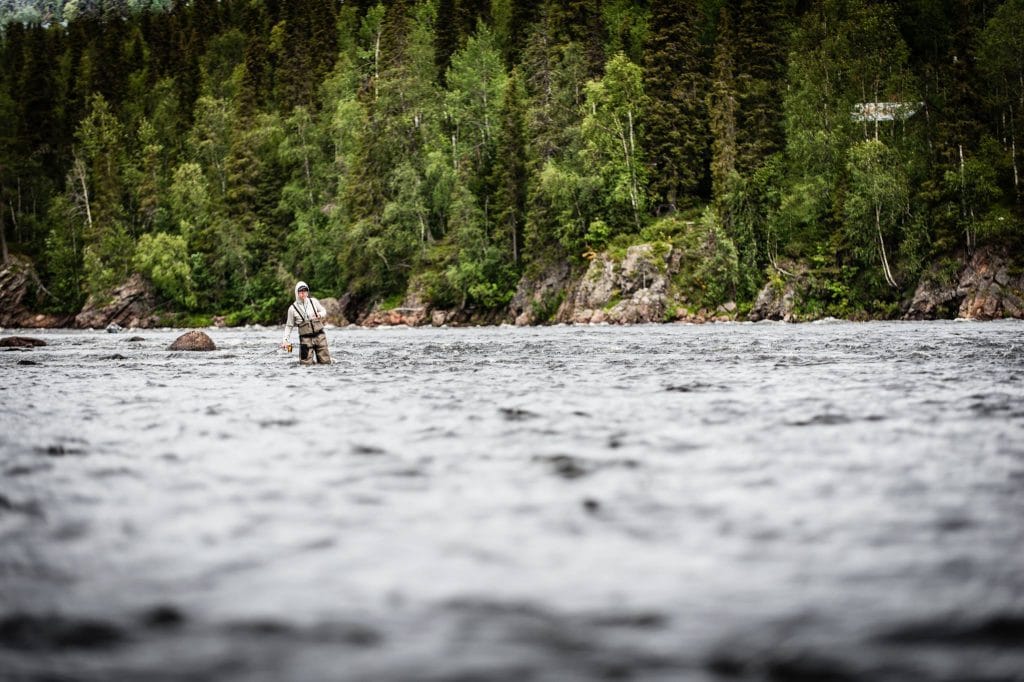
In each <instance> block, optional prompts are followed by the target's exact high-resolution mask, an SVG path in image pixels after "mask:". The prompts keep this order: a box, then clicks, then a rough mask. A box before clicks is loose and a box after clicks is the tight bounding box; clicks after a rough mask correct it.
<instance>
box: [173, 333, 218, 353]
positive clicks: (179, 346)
mask: <svg viewBox="0 0 1024 682" xmlns="http://www.w3.org/2000/svg"><path fill="white" fill-rule="evenodd" d="M168 350H217V344H215V343H214V342H213V339H211V338H210V337H209V335H207V334H206V333H205V332H201V331H198V330H196V329H193V330H192V331H190V332H185V333H184V334H182V335H181V336H179V337H178V338H177V339H175V340H174V343H172V344H171V345H170V347H169V348H168Z"/></svg>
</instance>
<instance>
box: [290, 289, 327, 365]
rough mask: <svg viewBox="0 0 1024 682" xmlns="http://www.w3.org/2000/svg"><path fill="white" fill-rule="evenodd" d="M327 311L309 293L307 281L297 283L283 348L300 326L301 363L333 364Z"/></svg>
mask: <svg viewBox="0 0 1024 682" xmlns="http://www.w3.org/2000/svg"><path fill="white" fill-rule="evenodd" d="M326 317H327V311H326V310H324V307H323V306H322V305H320V301H318V300H316V299H315V298H312V297H311V296H310V295H309V287H308V286H307V285H306V283H305V282H299V283H298V284H296V285H295V302H294V303H292V304H291V306H289V308H288V322H287V324H285V327H284V339H283V340H282V341H281V348H288V346H289V345H290V344H289V343H288V337H289V336H291V333H292V329H294V328H295V327H298V328H299V363H300V364H303V365H312V364H313V360H314V359H315V360H316V362H317V363H319V364H324V365H329V364H331V352H330V351H329V350H327V335H326V334H324V318H326Z"/></svg>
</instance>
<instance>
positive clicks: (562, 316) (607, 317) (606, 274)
mask: <svg viewBox="0 0 1024 682" xmlns="http://www.w3.org/2000/svg"><path fill="white" fill-rule="evenodd" d="M659 246H661V245H659ZM678 266H679V253H678V252H674V251H673V249H671V248H669V247H667V245H665V248H658V247H656V246H655V245H653V244H638V245H636V246H631V247H629V249H627V250H626V255H625V257H624V258H623V259H622V260H621V261H619V260H616V259H615V258H614V257H613V256H611V255H610V254H608V253H602V254H599V255H598V256H596V257H595V258H594V259H593V260H591V261H590V267H588V268H587V271H586V273H585V274H584V275H583V277H582V278H581V279H580V280H579V282H577V283H576V285H575V286H574V287H572V288H571V289H570V293H569V295H568V296H567V297H566V300H565V303H564V304H563V305H562V307H561V309H560V310H559V311H558V320H559V321H560V322H570V323H573V324H585V323H588V322H591V323H593V322H611V323H619V324H632V323H637V322H663V321H665V318H666V314H667V313H668V312H669V309H670V305H671V304H672V303H673V301H671V300H670V288H671V275H672V274H673V273H674V272H676V271H678V269H679V267H678ZM673 309H674V306H673Z"/></svg>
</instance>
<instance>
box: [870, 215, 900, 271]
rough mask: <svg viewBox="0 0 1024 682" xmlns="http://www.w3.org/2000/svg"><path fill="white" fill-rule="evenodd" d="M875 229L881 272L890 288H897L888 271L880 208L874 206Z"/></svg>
mask: <svg viewBox="0 0 1024 682" xmlns="http://www.w3.org/2000/svg"><path fill="white" fill-rule="evenodd" d="M875 229H876V230H877V231H878V248H879V252H880V253H881V255H882V271H883V272H884V273H885V281H886V283H887V284H888V285H889V286H891V287H892V288H894V289H895V288H897V284H896V280H895V279H894V278H893V276H892V270H890V269H889V258H888V256H886V255H885V239H883V238H882V207H881V206H879V205H878V204H875Z"/></svg>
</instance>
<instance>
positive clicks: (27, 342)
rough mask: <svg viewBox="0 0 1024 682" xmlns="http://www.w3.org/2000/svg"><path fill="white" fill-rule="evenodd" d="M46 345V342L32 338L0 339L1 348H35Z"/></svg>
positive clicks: (11, 337) (13, 337)
mask: <svg viewBox="0 0 1024 682" xmlns="http://www.w3.org/2000/svg"><path fill="white" fill-rule="evenodd" d="M45 345H46V341H43V340H42V339H34V338H32V337H31V336H5V337H3V338H2V339H0V348H35V347H36V346H45Z"/></svg>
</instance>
